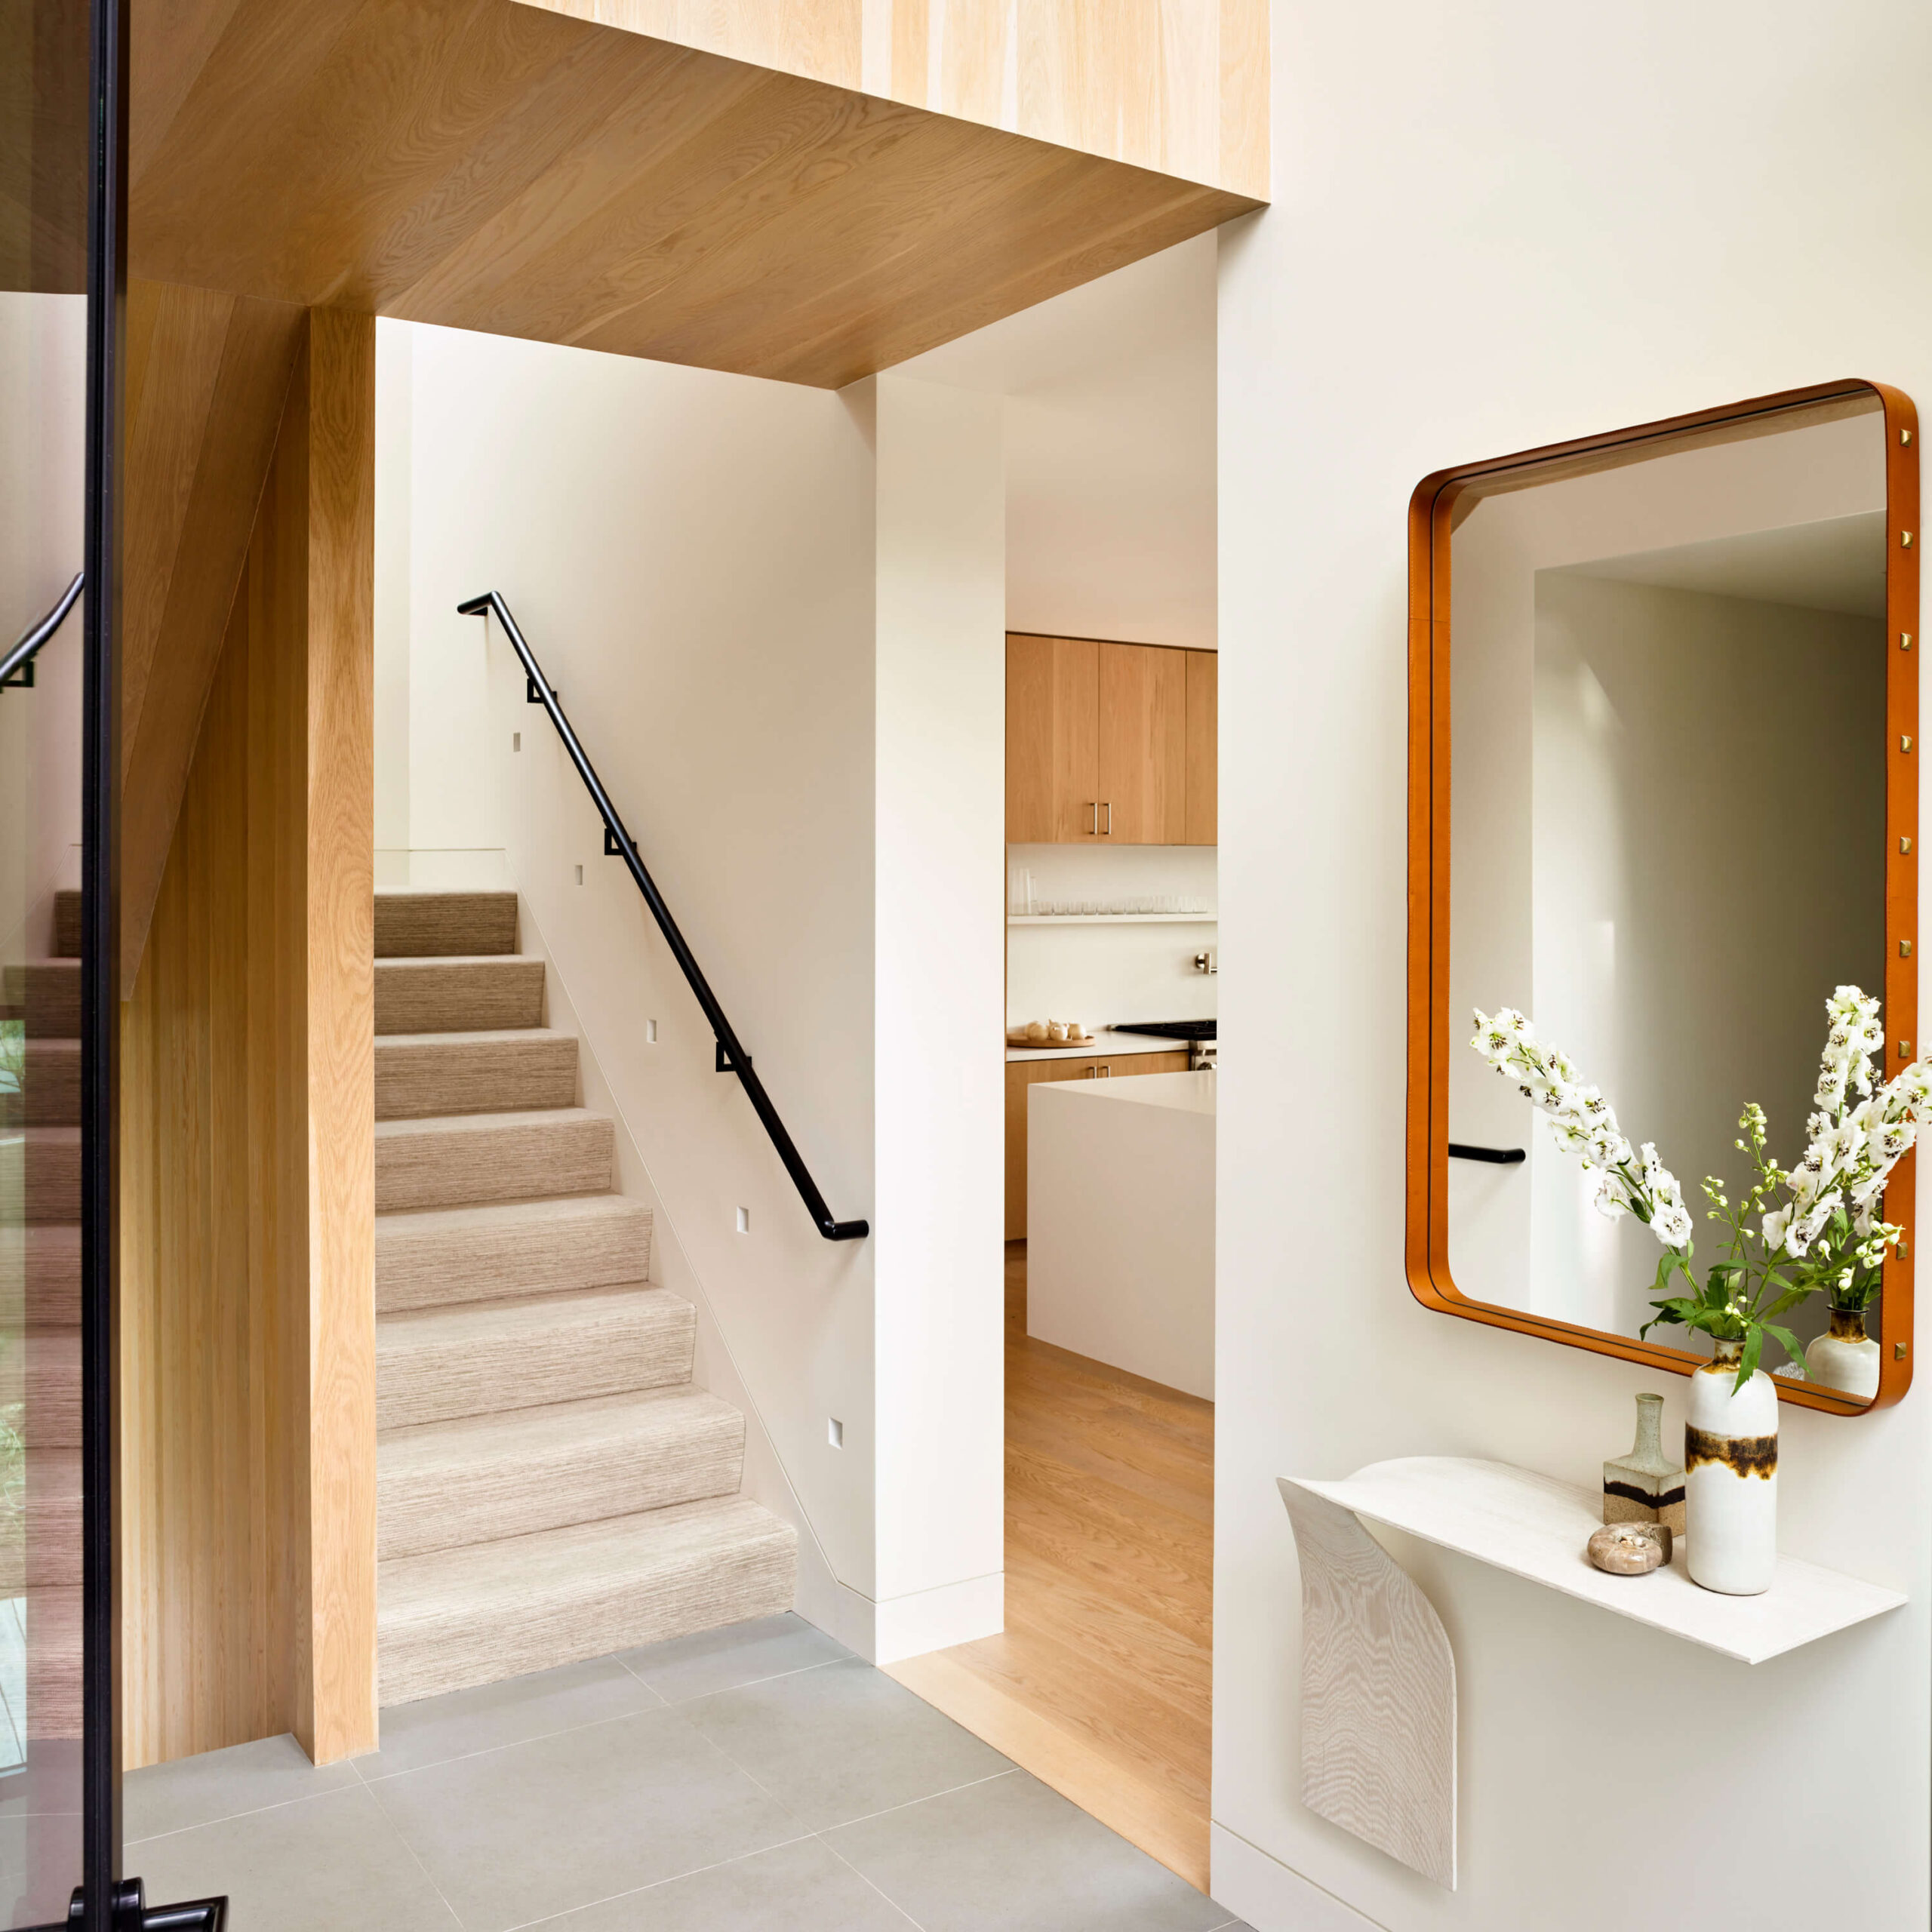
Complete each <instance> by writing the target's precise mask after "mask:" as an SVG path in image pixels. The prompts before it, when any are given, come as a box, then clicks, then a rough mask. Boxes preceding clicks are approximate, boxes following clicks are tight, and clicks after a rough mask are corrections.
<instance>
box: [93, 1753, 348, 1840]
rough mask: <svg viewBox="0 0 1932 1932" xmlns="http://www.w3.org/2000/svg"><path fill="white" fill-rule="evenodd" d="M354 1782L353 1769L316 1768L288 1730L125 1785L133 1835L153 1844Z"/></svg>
mask: <svg viewBox="0 0 1932 1932" xmlns="http://www.w3.org/2000/svg"><path fill="white" fill-rule="evenodd" d="M355 1782H356V1778H355V1772H354V1771H353V1770H351V1769H350V1768H349V1766H348V1765H346V1764H331V1765H329V1766H328V1767H326V1768H325V1769H323V1770H317V1769H316V1767H315V1766H314V1765H313V1764H310V1763H309V1754H308V1753H307V1752H306V1751H304V1750H303V1749H302V1747H301V1746H300V1745H299V1744H297V1743H296V1741H295V1740H294V1738H292V1737H289V1736H288V1734H286V1733H284V1734H283V1735H282V1736H281V1737H260V1738H257V1739H256V1740H255V1741H254V1743H252V1744H232V1745H230V1746H229V1748H228V1749H226V1750H225V1751H204V1752H202V1754H201V1755H199V1756H198V1757H194V1758H177V1759H176V1760H175V1761H174V1763H173V1764H149V1765H148V1766H146V1767H145V1768H144V1769H143V1770H138V1771H130V1772H129V1773H128V1775H127V1777H125V1778H124V1779H123V1780H122V1786H121V1789H122V1804H123V1805H124V1806H125V1817H126V1819H127V1825H126V1835H127V1836H128V1838H129V1839H130V1840H132V1839H135V1838H155V1837H158V1835H160V1834H161V1833H162V1832H180V1831H185V1830H186V1829H187V1828H188V1827H189V1826H191V1825H211V1824H214V1823H215V1822H216V1821H217V1820H220V1819H223V1818H235V1817H240V1816H241V1814H242V1813H243V1812H245V1811H260V1810H265V1809H266V1807H268V1806H269V1805H271V1804H288V1803H289V1802H290V1801H291V1800H293V1799H295V1798H314V1797H317V1796H318V1795H320V1794H321V1792H325V1791H338V1790H340V1789H343V1787H344V1786H349V1785H352V1784H354V1783H355Z"/></svg>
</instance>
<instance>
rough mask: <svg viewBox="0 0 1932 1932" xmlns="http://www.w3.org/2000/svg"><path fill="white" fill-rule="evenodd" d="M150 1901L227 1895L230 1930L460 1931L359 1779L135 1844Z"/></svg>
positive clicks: (131, 1865)
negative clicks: (291, 1801)
mask: <svg viewBox="0 0 1932 1932" xmlns="http://www.w3.org/2000/svg"><path fill="white" fill-rule="evenodd" d="M126 1866H127V1869H128V1871H129V1872H132V1873H135V1874H137V1875H139V1876H140V1878H143V1879H144V1880H145V1881H146V1885H147V1896H148V1900H149V1903H151V1904H155V1905H174V1904H179V1903H181V1902H183V1900H188V1899H197V1898H207V1897H211V1896H213V1895H214V1894H217V1893H223V1892H225V1893H226V1894H227V1895H228V1900H229V1915H228V1932H344V1928H345V1927H350V1926H357V1927H361V1926H368V1927H377V1926H380V1927H398V1928H400V1927H405V1926H407V1927H409V1928H410V1932H457V1921H456V1919H455V1918H454V1916H453V1915H452V1914H451V1911H450V1909H449V1907H448V1905H447V1904H445V1902H444V1901H443V1900H442V1899H441V1898H440V1897H438V1895H437V1892H436V1888H435V1886H434V1885H433V1884H432V1883H431V1882H430V1881H429V1879H428V1878H426V1877H425V1876H424V1875H423V1868H422V1866H420V1864H418V1863H417V1861H416V1860H415V1859H414V1857H412V1856H411V1854H410V1850H409V1847H408V1846H407V1845H405V1844H404V1843H403V1841H402V1840H401V1838H399V1837H398V1835H397V1834H396V1832H395V1830H394V1829H393V1828H392V1826H390V1824H389V1821H388V1820H387V1819H386V1818H385V1817H383V1814H382V1810H381V1807H380V1806H379V1805H377V1803H376V1801H375V1800H374V1798H372V1797H371V1796H370V1795H369V1793H368V1792H367V1791H366V1790H365V1789H363V1787H362V1786H361V1785H360V1784H354V1785H352V1786H351V1787H350V1788H349V1789H346V1790H343V1791H331V1792H325V1793H324V1794H323V1795H321V1797H319V1798H303V1799H301V1800H300V1801H298V1802H297V1803H295V1804H278V1805H276V1806H275V1807H273V1808H272V1810H266V1811H254V1812H251V1813H249V1814H248V1815H247V1816H245V1817H238V1818H229V1819H225V1820H223V1822H222V1823H220V1824H217V1825H202V1826H197V1827H196V1828H195V1829H194V1830H192V1831H186V1832H171V1833H170V1834H169V1835H168V1836H167V1837H165V1838H149V1839H148V1840H147V1841H146V1842H144V1843H143V1844H131V1845H129V1846H128V1851H127V1858H126Z"/></svg>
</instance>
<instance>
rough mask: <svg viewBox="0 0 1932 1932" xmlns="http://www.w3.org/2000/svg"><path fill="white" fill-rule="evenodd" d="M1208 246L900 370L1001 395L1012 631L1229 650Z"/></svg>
mask: <svg viewBox="0 0 1932 1932" xmlns="http://www.w3.org/2000/svg"><path fill="white" fill-rule="evenodd" d="M1216 260H1217V244H1216V242H1215V238H1214V235H1212V234H1207V235H1199V236H1197V237H1196V238H1195V239H1194V240H1192V241H1191V242H1183V243H1182V244H1181V245H1180V246H1179V247H1178V248H1169V249H1167V250H1164V251H1163V252H1162V253H1161V254H1158V255H1153V256H1150V257H1148V259H1147V260H1145V261H1140V262H1136V263H1133V264H1132V265H1131V266H1129V267H1127V268H1124V269H1118V270H1116V271H1115V272H1114V273H1113V274H1112V275H1103V276H1102V277H1101V278H1100V280H1099V281H1091V282H1088V283H1086V284H1085V285H1083V286H1082V287H1081V288H1074V289H1069V291H1067V292H1066V294H1064V295H1059V296H1056V297H1054V299H1053V300H1051V301H1050V302H1042V303H1040V304H1039V305H1038V306H1037V307H1035V308H1032V309H1023V310H1022V311H1021V312H1020V313H1019V314H1018V315H1008V316H1007V317H1006V318H1004V320H1002V321H997V322H995V323H993V324H992V325H990V326H989V327H988V328H983V329H980V330H977V331H974V334H971V335H968V336H963V337H961V338H960V339H959V340H958V341H956V342H949V343H946V345H945V346H943V347H942V348H939V349H931V350H929V351H928V352H927V353H926V354H925V355H919V356H915V357H914V358H912V360H911V361H906V362H902V363H900V365H898V366H897V368H894V369H893V370H891V371H890V372H889V373H890V374H892V375H894V376H910V377H917V378H918V379H920V380H924V381H927V382H935V383H948V384H950V385H952V386H956V387H958V388H961V389H979V390H982V391H984V392H989V393H992V394H995V395H1004V397H1005V398H1007V405H1006V459H1007V579H1006V581H1007V625H1008V629H1013V630H1023V631H1038V632H1045V633H1047V634H1048V635H1057V636H1068V637H1100V638H1118V639H1120V640H1121V641H1124V642H1127V643H1132V644H1173V645H1189V646H1191V647H1192V648H1196V649H1209V650H1211V649H1212V648H1214V642H1215V632H1214V606H1215V569H1216V559H1215V517H1214V448H1215V445H1214V409H1215V389H1214V365H1215V275H1216Z"/></svg>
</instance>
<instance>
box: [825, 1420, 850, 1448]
mask: <svg viewBox="0 0 1932 1932" xmlns="http://www.w3.org/2000/svg"><path fill="white" fill-rule="evenodd" d="M825 1439H826V1441H828V1442H829V1443H830V1444H832V1447H833V1448H835V1449H842V1448H844V1446H845V1425H844V1423H842V1422H841V1421H840V1420H838V1417H836V1416H827V1417H826V1419H825Z"/></svg>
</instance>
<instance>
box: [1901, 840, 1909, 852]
mask: <svg viewBox="0 0 1932 1932" xmlns="http://www.w3.org/2000/svg"><path fill="white" fill-rule="evenodd" d="M1899 850H1900V851H1901V852H1909V851H1911V850H1912V841H1911V840H1910V839H1909V838H1901V839H1900V841H1899Z"/></svg>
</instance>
